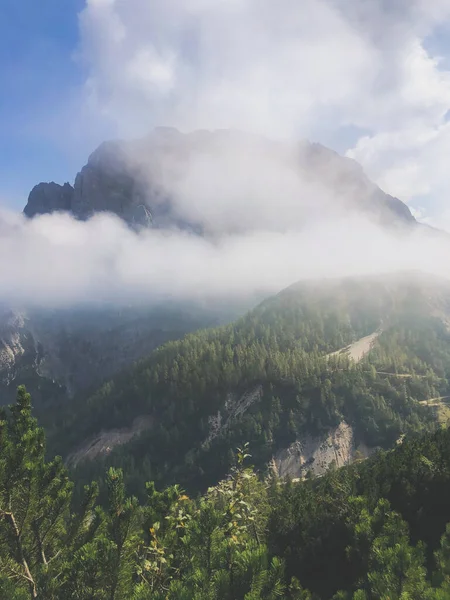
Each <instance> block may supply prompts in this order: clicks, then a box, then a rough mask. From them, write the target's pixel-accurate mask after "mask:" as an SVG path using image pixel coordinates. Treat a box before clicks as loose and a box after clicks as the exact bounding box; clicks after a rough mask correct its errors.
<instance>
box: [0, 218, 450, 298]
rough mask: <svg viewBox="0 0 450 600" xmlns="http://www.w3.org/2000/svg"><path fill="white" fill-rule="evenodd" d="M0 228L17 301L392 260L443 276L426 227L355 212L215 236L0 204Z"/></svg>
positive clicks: (360, 269)
mask: <svg viewBox="0 0 450 600" xmlns="http://www.w3.org/2000/svg"><path fill="white" fill-rule="evenodd" d="M0 229H1V236H0V256H8V260H3V261H0V300H1V301H5V302H9V303H11V304H13V305H15V306H17V305H23V304H25V305H41V306H42V305H48V306H64V305H73V304H76V303H78V302H83V303H86V302H87V303H89V302H98V301H108V302H111V301H113V302H118V303H121V302H130V301H134V300H139V301H142V300H143V301H145V302H152V301H161V300H164V299H168V298H175V299H182V300H197V299H200V300H205V299H208V298H209V299H214V298H217V297H220V298H221V299H227V298H233V297H243V296H245V295H246V294H251V293H254V292H255V290H258V291H260V292H261V293H265V294H270V293H273V292H277V291H279V290H280V289H282V288H283V287H285V286H287V285H290V284H291V283H293V282H295V281H298V280H300V279H304V278H318V277H338V276H344V275H359V274H378V273H383V272H393V271H396V270H399V269H401V270H411V269H421V270H424V271H428V272H432V273H436V274H438V275H441V276H444V277H447V278H449V277H450V270H449V266H448V261H447V259H446V256H447V255H448V250H449V247H450V242H449V241H448V240H446V239H442V238H440V237H439V236H438V237H436V236H428V235H427V233H426V230H425V231H416V232H415V233H411V234H410V235H409V236H405V237H400V238H399V237H398V233H397V234H395V232H390V233H389V232H387V231H385V230H381V229H378V228H377V227H375V226H374V225H373V224H369V223H368V222H366V221H364V220H361V219H360V218H356V217H350V218H348V217H346V218H344V219H340V220H337V221H336V220H333V221H331V220H325V221H323V220H322V222H321V223H320V224H318V223H316V224H315V225H312V226H311V227H310V228H308V229H307V230H306V231H303V232H301V233H300V232H299V231H297V230H295V228H293V229H291V230H289V231H284V232H277V231H267V230H262V229H260V230H258V231H254V232H252V233H246V234H234V235H226V236H222V237H220V238H216V239H215V240H214V241H211V240H207V239H205V238H201V237H198V236H195V235H190V234H187V233H183V232H180V231H175V230H172V231H164V230H146V231H143V232H141V233H140V234H136V233H134V232H133V231H131V230H130V229H128V228H127V227H126V226H125V225H124V223H123V222H122V221H120V220H119V219H117V218H114V217H113V216H111V215H105V214H104V215H98V216H97V217H95V218H93V219H92V220H90V221H88V222H84V223H82V222H79V221H75V220H73V219H72V218H71V217H69V216H68V215H57V214H53V215H44V216H41V217H36V218H35V219H33V220H27V219H24V218H23V217H22V216H18V215H13V214H11V213H2V214H1V215H0Z"/></svg>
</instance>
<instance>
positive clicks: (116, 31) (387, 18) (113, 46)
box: [80, 0, 450, 202]
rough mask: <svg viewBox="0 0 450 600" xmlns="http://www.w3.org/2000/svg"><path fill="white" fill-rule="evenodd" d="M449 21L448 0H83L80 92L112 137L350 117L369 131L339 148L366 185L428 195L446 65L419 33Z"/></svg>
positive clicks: (298, 132) (285, 132) (440, 173)
mask: <svg viewBox="0 0 450 600" xmlns="http://www.w3.org/2000/svg"><path fill="white" fill-rule="evenodd" d="M449 18H450V2H449V0H434V1H433V2H429V1H427V0H391V1H390V2H384V1H383V0H373V2H366V1H364V0H338V1H335V0H303V1H302V2H298V1H297V0H279V2H273V1H272V0H233V1H231V0H228V1H224V0H126V1H125V0H108V1H106V0H87V2H86V7H85V9H84V11H83V13H82V14H81V17H80V23H81V33H82V52H83V55H84V58H85V60H86V63H87V65H88V68H89V72H90V76H89V81H88V84H87V87H86V90H87V93H88V95H89V102H90V103H91V107H94V113H97V114H102V115H104V116H107V117H108V119H110V122H112V123H114V126H115V128H116V130H117V131H118V132H119V133H120V134H121V135H123V136H134V135H141V134H143V133H144V132H146V131H148V130H149V129H151V128H152V127H153V126H154V125H160V124H165V125H166V124H168V125H175V126H178V127H180V128H181V129H183V130H192V129H196V128H213V129H214V128H222V127H223V128H228V127H233V128H240V129H244V130H250V131H255V132H259V133H264V134H269V135H272V136H275V137H301V136H303V137H308V138H309V139H313V140H314V139H315V137H316V136H318V135H322V134H323V133H324V132H327V133H331V132H333V131H338V130H339V129H340V128H341V127H344V126H348V125H355V126H356V127H359V128H361V129H363V130H365V131H370V132H371V134H370V135H369V136H366V137H363V138H362V139H360V140H359V141H358V142H357V143H356V144H355V146H354V148H349V150H348V155H349V156H352V157H355V158H356V159H357V160H358V161H360V162H361V163H362V164H363V166H364V168H365V169H366V170H367V172H368V174H369V175H370V176H371V177H372V178H374V179H375V180H376V181H377V183H379V184H381V185H382V186H384V187H385V188H386V191H387V192H390V193H392V194H397V195H399V196H401V197H402V198H404V199H406V200H413V201H414V199H415V198H417V197H418V196H423V195H424V194H427V195H429V196H430V197H431V198H432V199H434V201H435V202H438V201H439V199H440V198H443V196H445V197H446V195H448V193H449V192H450V175H448V174H447V173H450V172H449V171H448V169H446V167H445V165H444V164H443V163H444V162H445V161H444V160H442V159H441V158H440V156H438V155H437V153H438V152H443V153H444V154H446V155H448V151H449V150H450V147H449V143H450V142H449V141H448V134H447V126H446V124H445V115H446V113H447V111H448V109H449V108H450V73H449V72H447V71H445V70H442V69H441V66H440V62H439V57H436V56H431V55H430V54H429V52H428V51H427V50H426V49H425V47H426V45H425V42H426V40H427V38H428V36H430V35H432V34H433V31H434V28H435V27H436V26H439V25H442V24H443V23H445V22H446V21H447V20H448V19H449ZM430 155H431V156H430ZM445 200H446V198H445ZM443 201H444V200H443Z"/></svg>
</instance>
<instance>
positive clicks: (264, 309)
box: [45, 280, 450, 497]
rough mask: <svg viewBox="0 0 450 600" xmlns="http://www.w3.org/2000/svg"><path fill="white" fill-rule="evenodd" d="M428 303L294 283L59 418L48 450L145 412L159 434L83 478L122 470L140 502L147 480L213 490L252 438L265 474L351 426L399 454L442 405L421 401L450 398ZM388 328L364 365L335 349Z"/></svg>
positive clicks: (414, 296) (178, 344) (155, 356)
mask: <svg viewBox="0 0 450 600" xmlns="http://www.w3.org/2000/svg"><path fill="white" fill-rule="evenodd" d="M399 290H400V291H399ZM331 297H332V298H333V301H332V302H331V301H330V298H331ZM428 298H429V294H428V293H427V295H421V294H420V293H419V292H418V288H417V287H414V286H413V287H412V289H409V288H408V286H405V285H404V284H403V283H402V284H401V285H400V286H398V285H397V284H395V285H393V284H390V285H386V286H385V287H383V286H380V284H379V283H378V282H373V281H368V282H364V281H363V282H362V283H361V282H355V281H353V280H349V281H346V282H344V284H339V286H337V284H335V283H334V284H332V283H330V284H329V287H327V286H325V287H324V285H323V284H321V287H320V288H318V289H315V288H311V286H300V287H299V286H294V287H293V288H289V289H288V290H285V291H284V292H282V293H281V294H279V295H277V296H275V297H273V298H270V299H268V300H266V301H265V302H263V303H262V304H261V305H259V306H258V307H256V308H255V309H254V310H252V311H251V312H250V313H248V314H247V315H246V316H244V317H243V318H241V319H240V320H238V321H236V322H235V323H233V324H230V325H227V326H224V327H220V328H216V329H206V330H202V331H199V332H196V333H193V334H189V335H187V336H185V337H184V338H182V339H181V340H178V341H175V342H169V343H167V344H165V345H163V346H161V347H160V348H158V349H157V350H155V351H154V352H153V353H152V354H151V355H150V356H149V357H148V358H146V359H144V360H142V361H140V362H139V363H137V364H136V365H135V366H134V367H133V368H132V369H128V370H126V371H124V372H123V373H121V374H119V375H118V376H117V377H115V378H114V379H112V380H110V381H108V382H106V383H104V384H103V385H102V386H101V387H100V388H99V389H97V390H95V391H94V392H93V393H92V394H87V395H86V396H83V397H80V398H76V399H74V401H73V402H72V403H69V404H68V405H67V406H65V407H64V408H63V409H62V410H57V411H54V412H53V413H52V414H51V415H48V416H47V419H46V423H45V425H46V431H47V432H48V435H49V448H50V451H51V452H52V453H55V454H61V455H62V456H64V457H67V456H70V453H71V452H72V451H73V450H74V449H76V448H77V447H78V446H79V444H80V442H82V441H86V440H89V439H91V438H92V439H95V434H96V433H97V432H99V431H101V430H108V429H111V428H115V427H123V426H127V425H131V423H132V421H133V419H134V418H136V417H138V416H142V415H143V416H146V417H147V418H148V419H149V422H150V423H151V426H150V427H149V428H148V429H147V430H146V431H144V432H142V433H141V434H140V435H139V436H137V437H135V438H134V439H133V440H132V441H131V442H130V443H128V444H126V445H125V446H123V447H117V448H115V449H114V450H113V451H112V452H111V454H110V455H109V456H107V457H105V458H103V459H101V460H95V461H92V462H89V461H84V462H82V463H81V464H79V465H78V466H77V468H76V478H77V480H83V481H85V482H88V481H90V480H91V479H96V480H98V481H99V483H100V484H101V481H102V473H104V472H105V470H106V469H107V468H109V467H110V466H114V467H120V468H122V469H123V470H124V473H125V479H126V481H127V485H128V487H129V489H130V490H131V491H132V493H133V494H135V495H137V496H139V497H141V494H142V486H141V482H142V481H143V480H151V481H155V482H156V484H157V485H159V486H162V487H165V486H167V485H171V484H173V483H179V484H180V485H183V486H184V487H186V488H187V489H188V491H189V492H197V491H202V490H205V489H206V488H207V487H208V486H209V485H213V484H214V483H215V482H217V479H218V478H220V477H224V476H225V475H226V474H227V473H228V472H229V469H230V468H231V466H232V462H233V448H236V447H237V446H239V445H241V444H242V443H243V442H245V441H248V442H249V443H250V445H251V448H252V455H253V462H254V464H255V467H256V468H258V469H260V470H262V469H264V467H265V466H266V465H267V464H268V462H269V461H270V460H271V458H272V456H273V455H274V453H276V452H277V451H278V450H279V449H282V448H286V447H287V446H289V444H290V443H292V442H294V441H295V440H296V439H299V438H301V436H302V435H305V434H308V435H312V436H319V437H320V436H322V435H325V434H326V433H327V432H328V431H329V430H330V429H331V428H333V427H336V426H337V425H338V424H339V423H341V422H342V421H343V420H345V421H346V422H347V423H348V424H350V425H351V426H352V428H353V431H354V432H355V436H356V441H357V443H358V442H364V443H365V444H366V445H368V446H369V447H372V448H376V447H382V448H389V447H391V446H392V445H393V444H394V443H395V442H396V441H397V440H398V439H399V437H400V436H401V435H403V434H417V433H421V432H425V431H430V430H432V429H433V428H434V427H435V424H436V420H437V415H436V410H433V409H431V408H430V407H427V406H424V405H423V404H420V403H421V402H424V401H426V400H428V399H433V398H439V397H443V396H447V395H449V394H450V391H449V389H450V388H449V384H448V382H449V377H450V334H449V332H448V329H447V328H446V326H445V324H444V323H443V321H442V319H440V318H439V317H438V316H436V314H435V313H436V311H435V310H433V309H431V308H430V306H429V299H428ZM434 302H435V303H437V302H438V300H436V299H434ZM377 331H378V332H379V337H378V338H377V340H376V343H375V345H374V347H373V349H372V350H371V352H369V354H368V355H367V356H366V357H365V358H364V359H363V360H362V361H360V362H359V363H355V362H354V361H352V360H350V359H349V358H348V356H347V355H346V354H345V353H339V352H337V353H335V352H336V351H339V350H340V349H343V348H345V347H346V346H348V345H349V344H351V343H352V342H354V341H355V340H358V339H360V338H361V337H363V336H366V335H368V334H373V333H374V332H377ZM332 353H335V354H332ZM49 421H50V422H49ZM101 485H102V484H101ZM103 487H104V486H102V489H103Z"/></svg>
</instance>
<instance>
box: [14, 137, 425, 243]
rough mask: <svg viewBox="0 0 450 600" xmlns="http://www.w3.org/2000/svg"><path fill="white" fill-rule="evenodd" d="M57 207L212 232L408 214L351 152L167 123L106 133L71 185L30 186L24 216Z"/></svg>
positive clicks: (410, 220)
mask: <svg viewBox="0 0 450 600" xmlns="http://www.w3.org/2000/svg"><path fill="white" fill-rule="evenodd" d="M57 211H67V212H69V213H70V214H71V215H73V216H74V217H75V218H77V219H81V220H85V219H87V218H89V217H91V216H93V215H94V214H96V213H98V212H104V211H107V212H111V213H114V214H116V215H118V216H119V217H121V218H122V219H123V220H124V221H125V222H127V223H129V224H131V225H135V226H147V227H150V226H153V227H158V228H174V227H179V228H182V229H188V230H191V231H195V232H198V233H205V234H215V235H224V234H230V233H238V232H249V231H255V230H256V231H257V230H261V229H264V230H266V231H283V230H286V229H290V228H295V229H302V228H303V227H305V226H307V225H309V224H310V223H311V222H314V221H316V220H319V221H320V220H326V219H332V218H336V217H338V216H340V215H342V214H343V213H344V214H346V216H349V215H351V214H353V213H355V214H362V215H364V216H366V217H368V218H369V219H370V220H371V221H373V222H375V223H379V224H382V225H393V224H397V225H398V224H406V225H412V224H414V223H415V219H414V217H413V216H412V215H411V213H410V211H409V209H408V208H407V207H406V205H404V204H403V203H402V202H401V201H400V200H398V199H397V198H393V197H392V196H389V195H388V194H385V193H383V192H382V190H380V188H379V187H378V186H376V185H375V184H373V183H372V182H371V181H370V180H369V179H368V178H367V176H366V175H365V174H364V172H363V170H362V168H361V167H360V166H359V165H358V164H357V163H356V162H355V161H354V160H352V159H349V158H345V157H342V156H339V155H338V154H337V153H335V152H333V151H332V150H329V149H328V148H325V147H324V146H322V145H320V144H311V143H309V142H306V141H304V142H299V143H292V142H283V141H278V142H277V141H271V140H269V139H266V138H264V137H261V136H256V135H250V134H245V133H242V132H238V131H230V130H219V131H213V132H210V131H195V132H192V133H189V134H183V133H180V132H179V131H177V130H176V129H173V128H157V129H155V130H154V131H153V132H152V133H151V134H150V135H148V136H147V137H145V138H142V139H139V140H135V141H132V142H124V141H112V142H105V143H104V144H102V145H101V146H100V147H99V148H97V150H95V152H93V153H92V154H91V156H90V157H89V160H88V162H87V164H86V165H85V166H84V167H83V168H82V170H81V171H80V172H79V173H78V175H77V176H76V178H75V183H74V186H73V187H72V186H71V185H70V184H69V183H65V184H64V185H62V186H61V185H58V184H55V183H48V184H45V183H40V184H38V185H37V186H36V187H35V188H33V190H32V191H31V193H30V196H29V198H28V203H27V205H26V207H25V209H24V213H25V214H26V215H27V216H28V217H33V216H35V215H40V214H48V213H53V212H57Z"/></svg>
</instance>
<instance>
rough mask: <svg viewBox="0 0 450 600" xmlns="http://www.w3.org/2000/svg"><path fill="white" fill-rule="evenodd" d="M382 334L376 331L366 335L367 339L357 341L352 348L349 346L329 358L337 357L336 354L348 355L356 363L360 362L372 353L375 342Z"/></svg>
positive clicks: (333, 353) (351, 345)
mask: <svg viewBox="0 0 450 600" xmlns="http://www.w3.org/2000/svg"><path fill="white" fill-rule="evenodd" d="M380 333H381V331H374V333H371V334H370V335H366V336H365V337H363V338H360V339H359V340H356V342H353V344H350V346H347V347H346V348H341V350H337V351H336V352H332V353H331V354H329V355H328V356H335V355H336V354H347V355H348V356H349V357H350V358H351V359H352V360H354V361H355V362H359V361H360V360H362V359H363V358H364V356H365V355H366V354H368V353H369V352H370V350H371V349H372V346H373V344H374V342H375V340H376V339H377V337H378V336H379V335H380Z"/></svg>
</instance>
